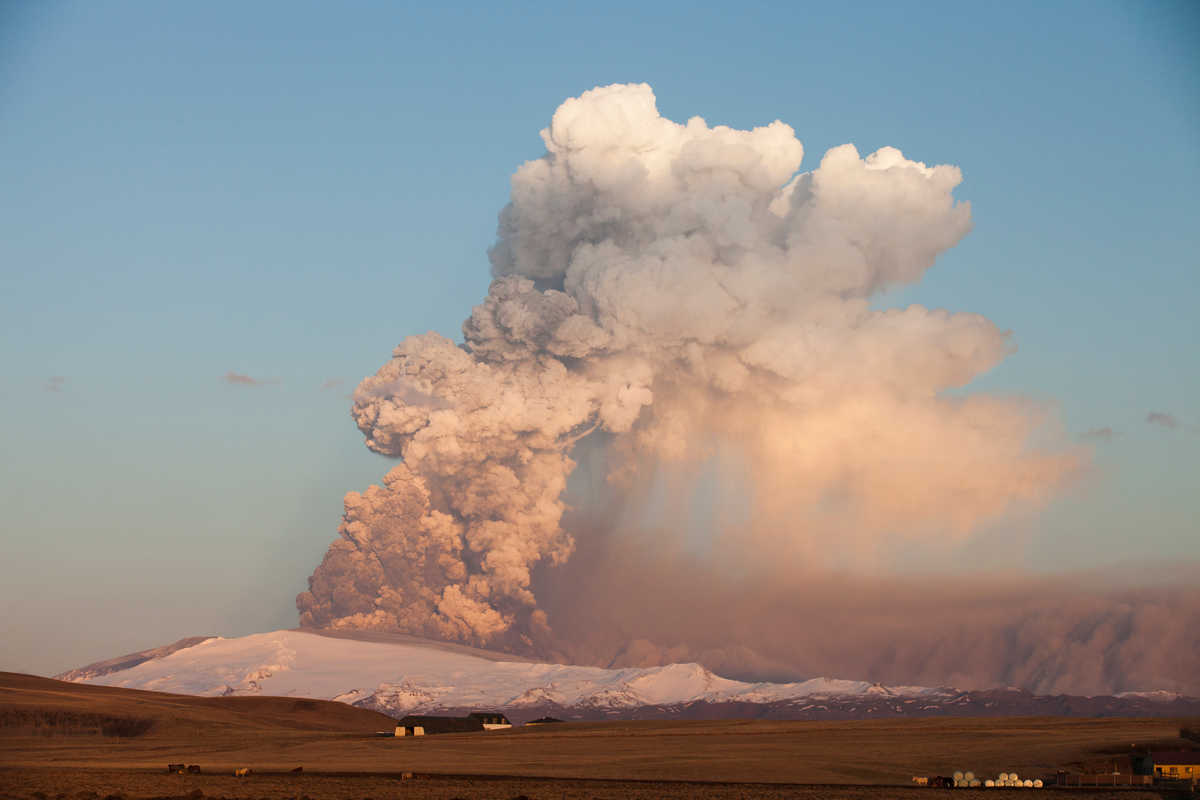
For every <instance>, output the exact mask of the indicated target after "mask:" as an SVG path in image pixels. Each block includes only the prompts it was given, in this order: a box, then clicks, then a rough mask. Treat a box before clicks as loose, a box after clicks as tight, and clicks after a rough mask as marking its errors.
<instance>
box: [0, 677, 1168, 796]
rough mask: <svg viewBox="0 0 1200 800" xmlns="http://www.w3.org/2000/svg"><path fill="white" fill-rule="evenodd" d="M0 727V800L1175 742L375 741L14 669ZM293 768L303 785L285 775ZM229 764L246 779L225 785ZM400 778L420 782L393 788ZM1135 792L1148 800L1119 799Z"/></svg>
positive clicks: (622, 791) (303, 719) (523, 783)
mask: <svg viewBox="0 0 1200 800" xmlns="http://www.w3.org/2000/svg"><path fill="white" fill-rule="evenodd" d="M0 724H2V725H3V727H0V797H8V796H12V797H29V796H33V793H34V792H38V791H40V792H43V793H44V794H46V795H47V796H48V797H52V798H53V797H56V796H58V795H64V796H66V797H70V798H75V797H77V796H78V795H79V793H80V792H81V791H84V792H88V791H90V792H95V793H96V794H97V795H98V796H99V797H103V796H105V795H108V794H115V793H123V794H125V795H126V796H128V797H167V796H183V795H186V794H188V793H189V792H192V791H194V790H196V789H199V790H200V791H202V792H203V793H204V795H205V796H208V797H220V796H224V797H254V798H262V797H302V796H304V795H308V796H309V797H311V798H313V800H321V798H352V797H353V798H363V797H372V798H375V800H381V798H385V797H402V798H426V797H428V798H446V799H447V800H449V798H453V797H463V798H476V797H478V798H483V797H489V798H511V797H515V796H519V795H522V794H524V795H526V796H528V797H531V798H535V797H536V798H568V797H570V798H609V797H612V798H617V797H631V798H636V797H647V798H648V797H704V798H711V799H712V800H717V799H718V798H727V797H728V798H734V797H795V798H817V797H830V798H863V799H864V800H866V799H867V798H870V799H871V800H874V799H875V798H883V797H897V796H899V797H913V798H915V797H918V796H921V797H924V796H927V794H928V792H936V791H937V790H920V789H915V788H911V787H908V786H904V784H907V783H908V782H909V779H910V777H911V776H912V775H920V774H950V773H951V772H953V771H954V770H955V769H971V770H974V771H975V772H976V773H977V774H988V775H992V774H996V773H998V772H1000V771H1001V770H1012V769H1016V770H1017V771H1018V772H1020V773H1023V774H1026V775H1030V776H1033V775H1041V774H1043V773H1047V772H1053V771H1054V770H1055V769H1056V768H1060V767H1072V766H1074V767H1078V766H1080V765H1089V766H1091V767H1092V768H1093V769H1099V768H1100V766H1101V765H1103V764H1106V763H1111V762H1112V761H1113V760H1114V759H1116V760H1118V761H1121V760H1123V759H1122V758H1121V757H1122V756H1123V755H1124V754H1125V753H1127V752H1128V750H1129V746H1130V745H1131V744H1134V743H1136V744H1138V745H1139V746H1155V747H1177V746H1180V742H1179V740H1178V739H1176V735H1177V733H1178V730H1179V727H1180V721H1178V720H1161V719H1152V720H1137V719H1133V720H1131V719H1047V718H1037V719H973V718H943V719H922V720H878V721H862V722H779V721H737V720H732V721H714V722H696V721H686V722H607V723H572V724H560V725H552V726H548V727H536V728H525V729H515V730H512V731H498V732H489V733H479V734H456V735H443V736H429V737H423V738H415V739H414V738H406V739H395V738H378V737H376V736H374V735H373V733H374V731H376V730H383V729H389V728H390V727H391V725H392V721H391V720H390V719H389V718H387V717H385V716H383V715H381V714H377V713H375V712H371V711H364V710H362V709H356V708H351V707H349V706H345V705H342V704H339V703H330V702H325V701H319V700H300V699H295V698H275V697H231V698H197V697H190V696H181V695H168V694H159V693H154V692H138V691H130V690H122V689H111V688H107V687H97V686H86V685H79V684H68V683H62V682H59V681H53V680H49V679H45V678H35V677H32V676H21V675H14V674H11V673H0ZM106 726H107V727H106ZM104 730H107V731H108V732H109V733H110V734H113V733H118V732H122V731H124V732H126V733H136V735H131V736H117V735H104V734H103V731H104ZM174 762H184V763H189V764H198V765H200V766H201V767H202V768H203V769H204V772H205V774H204V775H200V776H178V775H167V774H165V773H166V765H167V764H168V763H174ZM298 766H302V767H303V768H304V772H303V774H301V775H294V774H291V773H290V772H289V770H291V769H293V768H294V767H298ZM238 767H251V768H252V769H254V770H255V773H256V774H255V775H253V776H252V777H251V778H249V779H242V780H237V779H235V778H233V777H232V773H233V771H234V769H235V768H238ZM1122 771H1123V772H1127V770H1126V769H1123V770H1122ZM406 772H408V773H413V774H414V775H415V777H414V778H413V779H411V780H402V779H401V776H402V775H403V773H406ZM801 784H802V785H801ZM834 784H839V786H833V785H834ZM851 784H853V785H851ZM889 785H890V786H889ZM901 787H903V788H901ZM966 794H975V793H973V792H967V793H966ZM966 794H962V795H960V794H959V793H956V794H955V795H954V796H955V797H959V796H964V797H965V796H966ZM1009 794H1013V792H1006V791H1003V790H989V791H986V792H984V793H983V794H981V795H980V796H986V797H989V798H997V799H999V798H1003V797H1005V796H1006V795H1009ZM1109 794H1112V793H1111V792H1110V793H1105V792H1099V793H1097V792H1084V793H1076V792H1075V791H1072V792H1071V796H1072V797H1101V796H1108V795H1109ZM1138 794H1140V795H1142V796H1157V795H1151V794H1145V793H1141V792H1138V793H1128V792H1118V793H1116V794H1115V795H1114V796H1119V797H1122V798H1126V800H1132V798H1133V797H1134V796H1135V795H1138ZM938 796H941V795H940V792H939V794H938ZM1013 796H1028V794H1027V793H1026V792H1016V793H1015V794H1013Z"/></svg>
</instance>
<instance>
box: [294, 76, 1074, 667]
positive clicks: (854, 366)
mask: <svg viewBox="0 0 1200 800" xmlns="http://www.w3.org/2000/svg"><path fill="white" fill-rule="evenodd" d="M542 138H543V140H544V141H545V145H546V151H547V152H546V154H545V155H544V156H542V157H541V158H539V159H537V160H535V161H531V162H528V163H526V164H524V165H523V166H522V167H521V168H520V169H518V170H517V172H516V174H515V175H514V176H513V179H512V200H511V202H510V204H509V205H508V206H507V207H506V208H505V209H504V210H503V212H502V213H501V215H500V229H499V238H498V241H497V243H496V245H495V246H494V247H493V248H492V250H491V252H490V257H491V262H492V272H493V275H494V276H495V280H494V281H493V283H492V285H491V288H490V289H489V292H488V295H487V297H486V298H485V299H484V301H483V302H482V303H481V304H480V305H479V306H477V307H476V308H475V309H474V311H473V312H472V314H471V316H470V318H469V319H468V320H467V321H466V322H465V323H464V325H463V334H464V341H463V343H462V344H461V345H458V344H455V343H454V342H452V341H450V340H448V339H446V338H444V337H442V336H439V335H437V334H434V333H429V334H425V335H421V336H412V337H409V338H408V339H406V340H404V341H403V342H402V343H401V344H400V345H399V346H398V347H397V348H396V349H395V351H394V353H393V358H392V359H391V360H390V361H389V362H388V363H386V364H385V365H384V366H383V367H382V368H381V369H380V370H379V372H378V373H377V374H376V375H374V376H372V377H369V378H367V379H365V380H364V381H363V382H362V383H361V384H360V385H359V387H358V389H357V391H356V392H355V394H354V407H353V415H354V419H355V420H356V422H357V423H358V426H359V428H360V430H361V431H362V432H363V434H364V436H365V437H366V442H367V446H368V447H370V448H371V449H372V450H374V451H376V452H378V453H382V454H384V455H387V456H391V457H394V458H397V459H400V462H401V463H400V464H399V465H397V466H396V467H395V468H394V469H392V470H391V471H390V472H389V473H388V474H387V475H386V476H385V478H384V481H383V485H382V486H372V487H370V488H369V489H367V490H366V491H365V492H362V493H358V492H351V493H350V494H349V495H347V497H346V502H345V505H346V513H345V521H344V523H343V525H342V526H341V528H340V530H339V532H340V534H341V536H340V538H339V539H338V540H336V541H335V542H334V543H333V544H332V545H331V546H330V549H329V552H328V553H327V554H326V556H325V559H324V561H323V562H322V564H321V565H320V566H319V567H318V568H317V570H316V571H315V572H314V573H313V576H312V577H311V578H310V591H308V592H305V593H303V594H301V595H300V596H299V597H298V598H297V604H298V607H299V609H300V611H301V624H302V625H305V626H314V627H341V628H387V629H395V630H401V631H407V632H411V633H417V634H421V635H426V636H435V637H441V638H446V639H452V640H456V641H463V642H470V643H475V644H484V645H488V646H492V647H502V648H516V649H524V650H527V651H534V652H539V653H542V654H550V655H556V656H557V657H561V658H584V659H590V660H593V661H600V660H605V659H610V658H613V657H619V655H620V652H624V651H620V652H617V653H614V652H613V647H611V646H605V647H596V646H592V645H589V644H587V640H588V639H589V635H590V634H589V632H588V630H584V629H580V628H579V627H576V626H574V625H573V624H572V625H571V627H570V628H569V633H568V628H566V627H563V626H562V625H560V621H559V618H560V617H561V618H562V619H563V620H566V619H570V620H572V622H576V621H580V620H584V619H588V620H590V621H589V623H588V624H589V625H592V629H594V630H596V631H600V630H602V629H603V630H604V633H603V635H604V636H609V635H614V636H617V637H618V638H620V637H625V638H626V641H630V640H632V639H635V638H637V632H636V631H634V630H631V629H629V626H628V625H626V624H625V623H621V624H620V625H615V629H618V630H617V633H615V634H613V633H612V630H609V629H614V625H611V624H610V625H606V624H605V623H604V621H603V619H592V618H602V617H604V611H603V609H604V607H605V604H606V600H605V599H604V597H603V594H604V593H603V592H601V593H592V594H588V593H587V592H576V591H574V590H573V588H572V587H570V586H563V585H562V582H561V580H556V579H555V575H556V573H557V574H558V575H559V576H560V578H561V576H562V575H572V576H575V577H576V578H577V579H579V580H584V581H586V576H587V574H588V569H589V563H584V562H581V561H580V559H579V558H578V557H576V558H573V557H572V554H573V552H574V551H575V550H576V547H577V544H579V545H581V546H583V549H584V550H585V551H589V552H590V551H591V550H592V549H594V548H600V549H601V550H602V551H603V553H604V557H603V561H602V563H603V569H604V570H605V574H606V575H607V576H608V578H607V579H606V582H607V586H606V587H605V591H606V592H607V591H611V592H618V593H619V592H621V591H622V589H621V585H620V584H621V576H622V575H632V574H637V573H638V570H639V569H640V567H639V565H641V566H645V565H648V564H652V563H657V562H656V561H655V556H654V554H655V553H661V552H664V551H663V550H662V549H661V543H662V542H663V541H667V540H671V539H672V537H681V536H682V537H683V538H685V539H686V538H687V537H688V535H689V534H688V533H687V532H686V531H681V530H680V529H681V528H684V527H687V526H686V524H685V522H684V518H685V517H686V513H687V512H686V509H687V508H688V507H690V506H694V504H695V501H696V496H695V495H696V492H695V489H696V485H697V483H696V481H697V480H698V479H699V478H698V476H699V475H700V474H701V473H703V472H704V471H705V470H706V469H708V468H709V466H711V465H712V464H713V463H714V461H715V460H717V457H718V455H719V454H730V453H732V454H734V455H733V456H731V457H730V458H727V459H725V461H724V462H723V463H726V464H727V465H728V464H734V465H735V466H734V467H728V469H727V470H726V471H727V472H728V471H730V470H731V471H733V472H736V473H737V480H738V481H739V482H740V483H739V485H741V486H742V487H744V492H743V493H742V494H743V503H742V505H743V506H744V507H743V508H741V509H740V510H739V511H738V513H736V514H732V515H722V516H721V517H720V523H719V524H713V525H710V526H709V527H711V528H712V530H709V531H707V533H706V534H705V536H706V537H707V538H706V540H705V543H704V547H703V548H702V549H703V551H704V552H703V554H701V555H697V556H696V561H695V563H694V564H693V565H692V568H693V569H694V572H693V573H692V574H693V576H695V577H697V578H698V580H697V582H698V583H704V582H706V581H707V582H708V583H710V584H711V585H714V586H715V585H718V584H719V585H721V586H723V587H725V589H724V591H727V592H729V593H731V596H733V595H737V594H738V593H739V592H740V593H742V594H745V593H746V592H747V591H752V590H749V589H747V588H745V587H741V588H739V587H738V584H737V581H736V580H734V576H736V575H744V576H750V575H752V574H754V573H755V572H756V571H757V570H760V569H761V568H763V567H764V566H765V565H770V568H771V569H772V570H774V571H776V572H778V571H780V570H782V575H783V576H784V577H782V578H778V577H777V578H773V579H772V581H771V586H772V587H775V588H774V589H772V591H773V592H776V591H785V587H787V586H788V585H789V584H790V585H793V586H797V587H799V586H801V585H803V584H804V583H805V582H806V580H807V577H806V576H809V575H812V574H814V573H817V572H820V571H822V570H829V569H832V568H838V567H844V566H847V565H857V566H863V567H865V568H867V569H880V568H883V567H885V566H886V561H887V559H888V558H890V557H891V556H892V555H893V554H894V553H895V552H896V551H897V549H898V548H899V549H901V550H902V549H903V548H904V547H905V546H907V545H909V544H912V545H914V546H916V545H919V546H921V547H935V548H937V547H942V548H945V547H950V546H953V545H955V544H957V543H961V542H962V541H964V540H965V539H966V538H967V537H968V536H970V535H971V534H972V533H973V532H975V531H978V530H979V528H980V527H981V526H982V525H983V524H984V523H988V522H991V521H994V520H997V519H999V518H1002V517H1003V516H1004V515H1006V514H1008V513H1010V512H1012V511H1014V510H1020V509H1030V508H1036V507H1038V506H1039V505H1041V504H1042V503H1044V502H1045V501H1046V500H1048V499H1049V498H1050V497H1052V496H1053V495H1054V493H1055V492H1056V491H1057V489H1058V488H1059V487H1060V486H1061V485H1062V484H1063V483H1064V482H1066V481H1067V480H1069V479H1070V478H1071V477H1072V475H1073V474H1074V473H1076V472H1077V470H1078V469H1079V467H1080V466H1081V463H1082V461H1083V460H1084V458H1085V455H1084V454H1081V452H1080V451H1077V450H1073V449H1070V448H1068V447H1066V446H1063V445H1059V444H1053V443H1051V444H1049V445H1046V444H1043V445H1042V446H1040V447H1039V446H1038V445H1037V444H1036V443H1035V442H1034V436H1035V433H1036V434H1038V436H1039V437H1040V438H1039V439H1038V441H1039V442H1047V441H1049V442H1053V440H1054V437H1053V436H1052V435H1051V436H1049V437H1047V436H1046V425H1045V424H1044V423H1045V422H1046V420H1045V419H1044V414H1042V413H1041V411H1040V410H1039V409H1037V408H1035V407H1033V406H1031V405H1030V404H1028V403H1026V402H1023V401H1020V400H1014V399H1003V398H995V397H987V396H982V395H978V394H975V395H971V396H968V397H956V396H952V395H950V394H947V393H946V390H948V389H952V388H954V387H960V386H963V385H965V384H967V383H968V382H970V381H971V380H972V379H973V378H974V377H976V376H978V375H979V374H981V373H983V372H985V371H987V370H988V369H990V368H991V367H993V366H994V365H995V364H997V363H998V362H999V361H1000V360H1001V359H1003V358H1004V357H1005V355H1006V354H1008V353H1009V352H1011V350H1012V346H1011V345H1010V343H1009V341H1008V338H1007V335H1006V333H1004V332H1002V331H1000V330H999V329H997V328H996V326H995V325H993V324H992V323H991V322H990V321H988V320H987V319H985V318H983V317H981V316H979V315H976V314H963V313H949V312H946V311H936V310H928V309H925V308H923V307H921V306H910V307H908V308H904V309H891V310H876V309H873V308H872V306H871V300H872V298H873V297H875V296H877V295H878V294H879V293H880V292H881V291H883V290H886V289H887V288H889V287H892V286H896V285H900V284H905V283H910V282H913V281H916V280H919V279H920V277H921V276H922V274H923V273H924V272H925V270H927V269H928V268H929V267H930V266H931V265H932V264H933V262H934V260H935V259H936V258H937V256H938V254H940V253H941V252H943V251H945V250H946V249H947V248H949V247H952V246H953V245H954V244H956V243H957V242H958V241H959V240H960V239H961V238H962V237H963V236H964V235H965V234H966V233H967V231H968V229H969V228H970V224H971V222H970V209H969V207H968V205H967V204H965V203H956V202H955V200H954V198H953V196H952V191H953V190H954V188H955V187H956V186H957V185H958V184H959V182H960V181H961V176H960V173H959V170H958V169H957V168H956V167H952V166H933V167H929V166H926V165H925V164H922V163H918V162H913V161H909V160H907V159H905V158H904V156H903V155H902V154H901V153H900V151H898V150H895V149H893V148H883V149H881V150H879V151H877V152H875V153H872V154H870V155H868V156H866V157H865V158H863V157H860V155H859V154H858V152H857V151H856V150H855V148H854V147H853V146H852V145H843V146H841V147H837V148H834V149H832V150H830V151H829V152H827V153H826V154H825V156H824V158H823V159H822V160H821V163H820V166H819V167H818V168H817V169H815V170H813V171H811V172H806V173H799V174H798V173H797V170H798V169H799V166H800V162H801V156H802V153H803V149H802V147H801V144H800V142H799V141H798V140H797V139H796V138H795V136H794V134H793V131H792V129H791V128H790V127H788V126H787V125H785V124H783V123H782V122H774V123H772V124H770V125H768V126H766V127H762V128H755V129H754V130H751V131H739V130H732V129H730V128H726V127H723V126H717V127H712V128H710V127H709V126H708V125H706V124H705V122H704V121H703V120H702V119H700V118H698V117H697V118H693V119H691V120H689V121H688V122H687V124H686V125H679V124H676V123H674V122H671V121H670V120H667V119H664V118H662V117H661V116H659V114H658V112H657V109H656V107H655V102H654V95H653V93H652V92H651V90H650V87H648V86H645V85H616V86H608V87H604V88H598V89H594V90H592V91H589V92H586V93H584V94H583V95H582V96H581V97H578V98H575V99H571V100H568V101H567V102H565V103H564V104H563V105H562V106H561V107H560V108H559V109H558V111H557V112H556V113H555V114H554V118H553V120H552V122H551V125H550V127H549V128H548V129H547V130H545V131H543V132H542ZM1052 433H1053V431H1051V434H1052ZM588 448H592V449H601V450H603V452H604V459H605V462H604V463H605V464H606V465H607V466H606V474H605V476H604V478H603V480H602V483H603V489H602V490H598V491H596V492H593V493H587V492H585V493H583V494H582V495H580V496H578V497H577V496H576V495H574V494H572V495H571V496H572V498H573V500H572V502H573V503H575V504H576V505H577V506H580V508H579V510H578V512H577V513H576V514H574V515H573V516H572V517H571V519H572V520H573V523H572V524H574V525H575V526H576V527H575V528H574V529H572V528H570V527H564V525H563V519H564V513H565V512H566V511H567V505H566V500H565V499H564V498H565V497H566V493H567V488H568V479H569V478H570V476H571V473H572V471H573V469H574V468H575V461H573V460H572V456H573V455H574V456H575V457H580V453H581V452H583V451H584V450H586V449H588ZM722 458H724V456H722ZM723 469H725V468H723ZM664 476H674V477H673V478H669V477H664ZM726 477H728V475H726ZM600 495H603V496H604V497H603V499H602V500H601V499H600ZM589 503H602V504H603V505H605V506H606V507H608V508H609V510H611V507H612V506H613V505H616V506H619V507H621V508H623V509H625V510H626V512H627V513H624V514H623V515H613V514H611V513H607V514H601V515H597V514H590V513H589V511H588V509H587V508H586V506H587V505H588V504H589ZM664 508H665V509H674V510H676V511H678V512H679V514H678V515H676V516H675V517H674V520H675V524H674V525H670V524H668V525H662V524H659V523H658V522H654V523H651V522H650V521H648V520H649V518H650V516H653V515H654V514H657V515H658V516H657V518H658V519H659V520H660V521H661V519H662V518H663V513H664V512H663V509H664ZM652 509H657V511H654V512H653V513H652V512H651V510H652ZM593 510H594V509H593ZM668 516H670V515H668ZM601 517H603V519H604V521H603V522H602V523H597V520H598V519H600V518H601ZM726 517H728V518H726ZM714 519H716V517H715V516H714ZM614 526H615V527H619V528H620V535H614ZM573 533H574V535H573ZM582 537H587V541H585V540H584V539H583V538H582ZM618 542H619V543H620V544H619V546H618V545H617V544H616V543H618ZM672 546H673V545H672ZM589 560H590V556H589ZM675 563H677V562H675ZM600 565H601V562H600V561H597V562H596V567H600ZM668 571H669V570H668ZM581 575H582V576H583V577H580V576H581ZM717 575H720V580H709V578H710V577H712V576H717ZM667 583H669V581H668V582H667ZM539 592H549V593H551V594H552V595H553V596H547V597H545V598H544V597H542V596H540V594H539ZM638 592H640V594H638V595H636V596H634V595H626V596H625V597H623V598H622V604H624V603H628V602H633V603H640V604H642V605H644V606H647V607H652V606H657V605H659V601H660V600H661V599H662V598H660V597H659V594H660V593H658V592H656V591H655V590H654V589H653V581H651V582H650V584H649V585H647V586H639V588H638ZM807 594H808V593H807V592H804V591H797V593H796V596H806V595H807ZM572 598H578V603H574V601H573V599H572ZM573 603H574V605H573ZM547 604H548V605H549V607H551V608H552V610H553V613H552V614H550V615H548V614H547V613H546V607H547ZM670 605H671V604H670V603H663V604H662V606H663V607H669V606H670ZM785 605H788V604H785ZM789 607H792V606H789ZM763 613H764V615H765V616H764V617H763V619H764V620H767V619H777V617H772V616H771V614H770V612H769V610H764V611H763ZM636 616H637V615H633V617H634V618H636ZM649 617H654V615H653V614H650V615H648V618H649ZM611 619H612V620H615V619H616V617H615V616H614V617H612V618H611ZM593 623H594V624H593ZM730 623H731V624H736V621H733V620H731V621H730ZM630 624H633V623H630ZM751 627H753V626H751ZM767 627H770V626H769V625H768V626H767ZM686 628H687V626H686V625H684V624H682V623H680V625H679V626H678V630H679V631H684V630H686ZM655 635H659V633H656V634H655ZM663 635H664V636H665V634H663ZM764 635H765V634H764ZM671 638H672V637H670V636H665V639H664V640H669V639H671ZM675 638H678V637H675ZM755 646H756V643H755V642H748V643H746V647H748V648H753V647H755ZM618 649H619V648H618ZM685 649H686V648H685ZM690 652H693V653H694V652H696V651H695V649H694V648H693V649H692V650H691V651H690ZM629 658H632V657H629ZM627 660H628V659H627ZM784 666H785V667H786V664H784ZM792 666H793V667H795V668H797V669H798V668H802V667H803V666H804V662H802V661H795V660H793V661H792Z"/></svg>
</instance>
